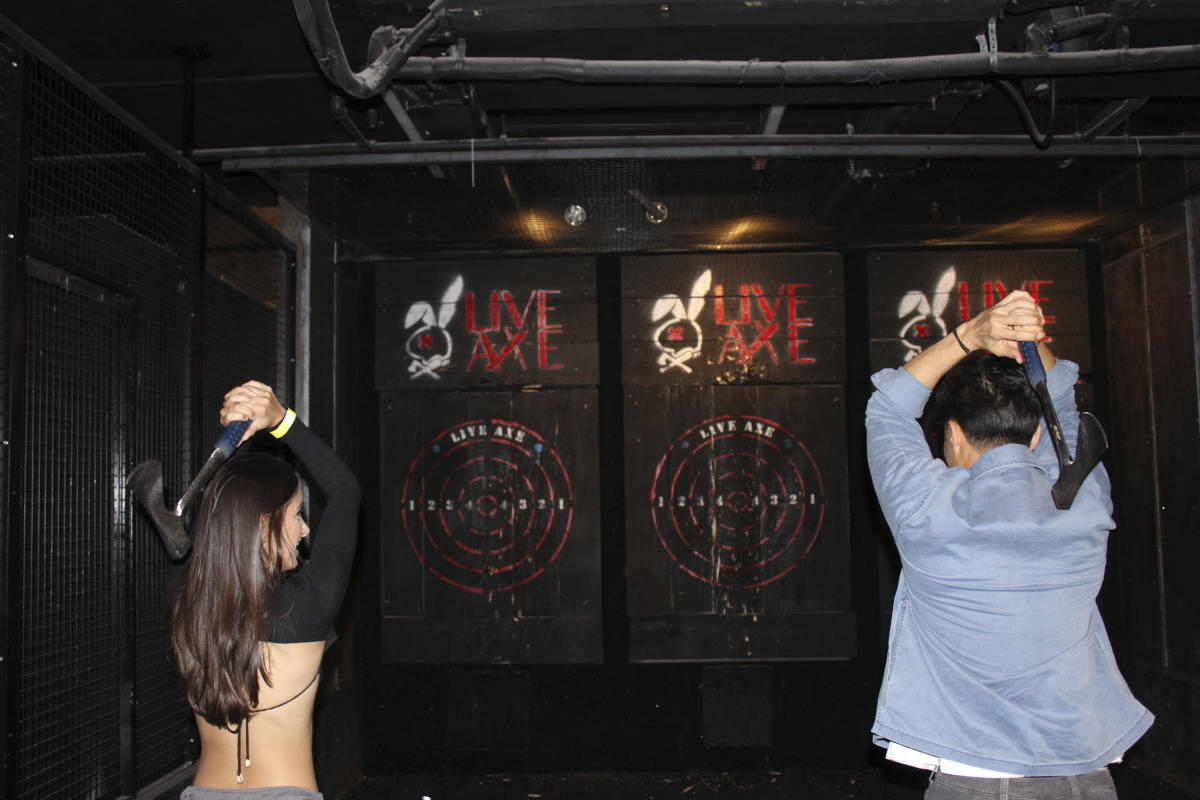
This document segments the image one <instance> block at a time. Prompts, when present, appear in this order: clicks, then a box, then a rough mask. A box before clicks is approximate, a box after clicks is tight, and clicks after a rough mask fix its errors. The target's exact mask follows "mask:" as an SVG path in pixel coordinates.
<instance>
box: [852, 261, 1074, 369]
mask: <svg viewBox="0 0 1200 800" xmlns="http://www.w3.org/2000/svg"><path fill="white" fill-rule="evenodd" d="M869 258H870V260H869V265H870V304H871V367H872V369H877V370H878V369H883V368H885V367H895V366H898V365H900V364H902V363H904V362H905V361H907V360H908V359H910V358H912V357H913V356H915V355H916V354H917V353H919V352H921V350H922V349H924V348H925V347H926V346H928V345H929V344H931V343H933V342H936V341H937V340H938V339H941V338H942V337H943V336H946V335H948V334H949V333H950V331H951V330H953V329H954V328H955V327H957V326H958V325H959V324H960V323H962V322H965V321H966V320H968V319H970V318H971V317H973V316H975V315H976V314H978V313H979V312H980V311H983V310H984V309H985V308H988V307H990V306H991V305H992V304H994V303H996V302H999V301H1000V300H1001V299H1003V298H1004V296H1005V295H1007V294H1008V292H1010V291H1012V290H1013V289H1023V290H1025V291H1027V292H1029V294H1031V295H1032V296H1033V297H1034V298H1035V299H1036V300H1037V301H1038V303H1039V304H1040V305H1041V307H1042V311H1043V313H1044V314H1045V315H1046V333H1047V334H1049V335H1050V336H1051V337H1052V338H1053V340H1054V343H1053V348H1054V352H1055V354H1056V355H1060V356H1062V357H1064V358H1069V359H1070V360H1072V361H1074V362H1076V363H1078V364H1079V366H1080V369H1081V370H1082V371H1083V372H1085V373H1087V372H1089V371H1090V370H1091V365H1092V351H1091V343H1090V342H1091V339H1090V325H1089V319H1088V287H1087V271H1086V265H1085V261H1084V257H1083V253H1082V252H1080V251H1078V250H989V251H961V250H960V251H955V250H934V251H903V252H888V253H872V254H870V257H869Z"/></svg>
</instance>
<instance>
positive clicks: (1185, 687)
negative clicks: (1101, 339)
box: [1103, 199, 1200, 789]
mask: <svg viewBox="0 0 1200 800" xmlns="http://www.w3.org/2000/svg"><path fill="white" fill-rule="evenodd" d="M1195 209H1196V200H1195V199H1193V200H1192V201H1191V203H1190V204H1189V208H1187V209H1179V208H1176V209H1174V210H1172V211H1171V212H1169V213H1166V214H1163V215H1161V216H1159V217H1157V218H1154V219H1150V220H1147V222H1146V223H1145V224H1143V225H1142V226H1140V227H1139V228H1138V229H1137V230H1135V231H1131V232H1130V233H1129V234H1127V235H1126V236H1122V237H1119V238H1117V239H1115V240H1114V241H1112V242H1110V243H1108V244H1107V246H1106V247H1105V250H1104V260H1105V262H1106V263H1105V264H1104V268H1103V269H1104V284H1105V293H1106V308H1107V309H1108V313H1107V320H1106V323H1107V324H1106V327H1107V335H1108V349H1109V357H1110V362H1109V376H1110V380H1109V389H1110V392H1111V405H1112V409H1113V411H1114V413H1113V414H1112V420H1111V425H1110V430H1111V433H1112V454H1111V456H1110V457H1109V463H1110V464H1111V466H1112V470H1113V476H1114V479H1115V480H1114V503H1115V505H1116V518H1117V525H1118V528H1117V531H1116V532H1115V533H1114V535H1113V538H1112V540H1111V543H1110V545H1109V578H1108V586H1107V587H1106V590H1105V593H1104V596H1103V599H1104V600H1105V611H1106V615H1107V617H1108V618H1109V620H1110V626H1111V627H1112V629H1113V636H1114V646H1115V648H1116V650H1117V652H1118V654H1119V655H1120V656H1123V661H1124V664H1125V671H1126V675H1127V677H1128V678H1129V680H1130V683H1131V685H1132V687H1133V689H1134V693H1135V694H1137V695H1138V696H1139V697H1140V698H1141V699H1142V701H1143V702H1145V703H1146V705H1147V706H1149V707H1150V709H1151V710H1152V711H1153V712H1154V713H1155V714H1156V715H1157V716H1158V721H1157V722H1156V723H1155V725H1154V727H1153V728H1152V729H1151V730H1150V732H1149V734H1147V736H1146V738H1145V739H1144V741H1143V742H1142V744H1141V745H1139V747H1138V748H1136V749H1135V750H1134V751H1133V752H1132V753H1131V758H1133V759H1135V760H1137V761H1138V762H1139V763H1142V764H1145V765H1147V766H1149V767H1151V768H1153V769H1155V770H1156V771H1159V772H1161V773H1164V774H1166V775H1167V776H1169V777H1172V778H1174V779H1175V780H1177V781H1180V782H1182V783H1185V784H1187V785H1189V786H1190V787H1191V788H1193V789H1197V788H1200V768H1198V766H1197V765H1198V764H1200V744H1198V743H1197V740H1196V737H1195V720H1196V718H1197V714H1200V627H1198V626H1197V625H1196V622H1195V620H1196V607H1197V605H1198V598H1197V588H1196V581H1195V570H1196V565H1197V564H1198V563H1200V541H1198V540H1197V537H1196V526H1195V520H1196V517H1197V513H1198V512H1200V495H1198V494H1197V492H1196V477H1197V470H1196V456H1197V454H1198V453H1200V423H1198V409H1200V406H1198V402H1197V401H1198V398H1197V389H1196V380H1195V378H1196V374H1197V352H1196V331H1197V319H1196V312H1195V306H1194V292H1195V285H1196V272H1197V253H1196V249H1195V242H1196V226H1197V219H1196V214H1195ZM1188 210H1190V212H1191V213H1190V214H1189V213H1185V212H1186V211H1188Z"/></svg>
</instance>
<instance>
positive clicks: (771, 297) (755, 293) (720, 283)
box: [621, 253, 845, 386]
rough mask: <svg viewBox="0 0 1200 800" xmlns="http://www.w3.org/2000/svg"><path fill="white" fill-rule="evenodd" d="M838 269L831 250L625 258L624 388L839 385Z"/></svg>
mask: <svg viewBox="0 0 1200 800" xmlns="http://www.w3.org/2000/svg"><path fill="white" fill-rule="evenodd" d="M841 265H842V262H841V256H840V255H839V254H836V253H789V254H756V255H745V254H730V255H725V254H714V255H710V254H704V255H697V254H692V255H686V256H637V257H630V258H626V259H624V260H623V261H622V268H621V293H622V326H623V334H624V346H623V348H622V361H623V373H624V383H625V385H626V386H629V385H667V384H685V383H686V384H705V383H707V384H714V383H716V384H721V383H726V384H727V383H806V382H834V381H842V380H844V379H845V353H844V349H845V348H844V342H845V330H844V328H845V319H844V317H845V312H844V303H843V300H842V291H843V290H842V266H841Z"/></svg>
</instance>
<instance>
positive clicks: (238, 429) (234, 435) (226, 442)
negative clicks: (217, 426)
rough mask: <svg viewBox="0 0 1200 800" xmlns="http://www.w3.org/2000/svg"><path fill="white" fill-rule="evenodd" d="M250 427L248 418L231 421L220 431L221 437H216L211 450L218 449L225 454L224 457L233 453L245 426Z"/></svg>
mask: <svg viewBox="0 0 1200 800" xmlns="http://www.w3.org/2000/svg"><path fill="white" fill-rule="evenodd" d="M249 427H250V420H248V419H241V420H238V421H237V422H231V423H229V424H228V425H227V426H226V427H225V430H224V431H222V432H221V438H219V439H217V443H216V445H214V446H213V450H220V451H221V452H222V453H224V454H225V457H226V458H229V457H230V456H231V455H233V451H234V450H237V446H238V445H239V444H241V441H242V436H243V435H244V434H245V433H246V428H249Z"/></svg>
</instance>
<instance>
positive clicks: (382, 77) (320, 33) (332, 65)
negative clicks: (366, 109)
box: [292, 0, 446, 98]
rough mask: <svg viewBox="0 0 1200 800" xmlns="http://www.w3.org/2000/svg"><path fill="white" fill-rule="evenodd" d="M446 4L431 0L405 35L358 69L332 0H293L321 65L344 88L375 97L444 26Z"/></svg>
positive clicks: (354, 92) (322, 69) (346, 90)
mask: <svg viewBox="0 0 1200 800" xmlns="http://www.w3.org/2000/svg"><path fill="white" fill-rule="evenodd" d="M445 4H446V0H434V2H432V3H430V4H429V13H428V14H426V15H425V18H424V19H422V20H421V21H420V22H418V23H417V24H416V25H414V26H413V28H412V29H411V30H409V31H408V33H407V34H406V35H405V36H404V38H403V39H401V40H400V41H399V42H397V43H396V44H394V45H392V46H391V47H389V48H387V49H386V50H384V51H383V52H382V53H380V54H379V55H378V56H377V57H376V58H375V60H373V61H372V62H371V63H370V64H368V65H367V66H366V67H364V68H363V69H362V70H360V71H359V72H355V71H354V70H353V69H351V68H350V62H349V60H348V59H347V58H346V51H345V49H343V48H342V39H341V37H340V36H339V35H338V32H337V26H336V25H335V24H334V22H333V13H332V12H331V11H330V10H329V0H293V3H292V5H293V6H294V7H295V9H296V19H297V20H299V22H300V28H301V30H303V31H304V38H305V39H307V40H308V46H309V48H310V49H311V50H312V53H313V55H314V56H315V57H316V59H317V63H318V64H320V65H321V71H322V72H324V73H325V76H326V77H327V78H329V80H331V81H333V83H334V85H335V86H337V87H338V88H339V89H341V90H342V91H343V92H345V93H346V94H348V95H350V96H351V97H359V98H367V97H374V96H375V95H377V94H379V92H381V91H383V90H384V89H386V88H387V87H388V86H389V85H390V83H391V80H392V76H393V75H394V74H395V72H396V70H398V69H400V67H401V66H403V65H404V63H405V62H406V61H408V59H409V57H410V56H412V54H413V53H415V52H416V51H417V50H418V49H419V48H420V47H421V45H422V44H424V43H425V40H426V39H428V38H429V35H430V34H432V33H433V32H434V31H436V30H438V29H439V28H440V27H441V26H442V23H443V22H444V20H445V11H444V10H443V7H444V6H445Z"/></svg>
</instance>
